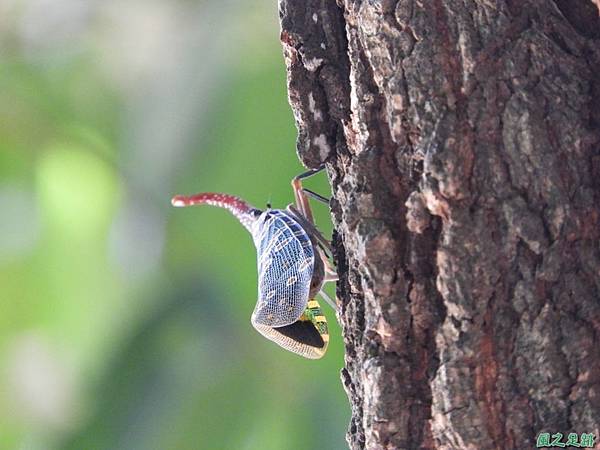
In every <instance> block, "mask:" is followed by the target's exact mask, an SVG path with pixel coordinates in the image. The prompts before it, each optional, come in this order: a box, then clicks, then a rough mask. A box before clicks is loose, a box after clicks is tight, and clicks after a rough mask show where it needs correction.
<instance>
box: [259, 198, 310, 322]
mask: <svg viewBox="0 0 600 450" xmlns="http://www.w3.org/2000/svg"><path fill="white" fill-rule="evenodd" d="M252 236H253V238H254V243H255V245H256V249H257V254H258V301H257V303H256V307H255V308H254V312H253V313H252V323H253V324H258V325H264V326H269V327H282V326H286V325H290V324H293V323H294V322H295V321H296V320H298V319H299V318H300V316H301V315H302V313H303V312H304V310H305V309H306V304H307V302H308V295H309V291H310V282H311V279H312V275H313V268H314V258H315V256H314V249H313V246H312V243H311V241H310V239H309V237H308V235H307V234H306V232H305V231H304V229H303V228H302V227H301V226H300V225H299V224H298V223H297V222H296V221H295V220H294V219H293V218H292V217H290V216H289V215H288V214H286V213H285V212H284V211H280V210H269V211H265V212H263V213H262V215H261V217H260V218H259V219H258V220H257V222H256V224H255V228H254V230H253V233H252Z"/></svg>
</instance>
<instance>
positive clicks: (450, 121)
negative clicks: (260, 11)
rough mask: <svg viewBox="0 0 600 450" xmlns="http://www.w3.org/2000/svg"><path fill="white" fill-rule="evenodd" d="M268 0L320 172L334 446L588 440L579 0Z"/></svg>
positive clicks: (598, 100) (594, 213)
mask: <svg viewBox="0 0 600 450" xmlns="http://www.w3.org/2000/svg"><path fill="white" fill-rule="evenodd" d="M340 3H343V4H340V5H338V4H336V2H335V1H333V0H305V1H296V0H280V17H281V28H282V30H281V40H282V43H283V47H284V55H285V61H286V64H287V69H288V90H289V98H290V103H291V105H292V108H293V111H294V115H295V119H296V123H297V127H298V130H299V137H298V148H297V150H298V154H299V156H300V158H301V160H302V161H303V162H304V164H305V165H307V166H309V167H317V166H319V165H321V164H322V163H323V162H326V163H327V169H328V173H329V177H330V180H331V183H332V190H333V199H332V212H333V218H334V225H335V229H336V233H335V236H334V244H335V248H336V255H335V256H336V263H337V267H338V271H339V275H340V281H339V283H338V288H337V289H338V292H337V294H338V298H339V300H340V302H341V312H340V319H341V322H342V325H343V333H344V342H345V346H346V359H345V367H344V369H342V381H343V383H344V385H345V387H346V390H347V393H348V396H349V399H350V402H351V406H352V419H351V424H350V427H349V430H348V435H347V436H348V441H349V444H350V447H351V448H352V449H363V448H368V449H474V450H484V449H525V448H527V449H529V448H534V447H535V445H536V438H537V436H538V435H539V433H542V432H549V433H552V434H554V433H557V432H560V433H563V434H564V436H565V438H563V442H565V441H566V436H567V434H568V433H570V432H573V433H584V432H585V433H594V434H595V435H596V437H597V436H598V435H599V434H600V429H599V424H600V384H599V383H600V345H598V336H599V333H600V250H599V237H600V206H599V201H600V145H599V142H600V139H599V137H600V132H599V129H598V125H599V124H600V51H599V49H600V21H599V19H598V11H597V9H596V7H595V6H594V4H593V3H592V2H591V1H590V0H555V1H552V0H548V1H533V0H504V1H502V0H499V1H493V2H484V1H481V2H474V1H461V2H456V1H449V0H432V1H416V0H401V1H389V0H388V1H386V0H380V1H364V0H363V1H361V0H346V1H345V2H342V1H341V0H340Z"/></svg>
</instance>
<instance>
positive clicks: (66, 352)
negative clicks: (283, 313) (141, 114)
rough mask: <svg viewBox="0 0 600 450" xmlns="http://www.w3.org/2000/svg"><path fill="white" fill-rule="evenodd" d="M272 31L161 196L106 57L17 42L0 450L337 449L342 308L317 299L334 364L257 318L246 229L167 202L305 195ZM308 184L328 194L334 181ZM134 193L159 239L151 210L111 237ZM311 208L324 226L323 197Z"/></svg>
mask: <svg viewBox="0 0 600 450" xmlns="http://www.w3.org/2000/svg"><path fill="white" fill-rule="evenodd" d="M273 7H274V6H273ZM268 38H269V39H270V40H269V41H264V39H265V36H261V35H259V37H257V39H259V43H260V44H261V49H262V51H261V52H259V53H258V56H257V58H258V59H257V58H254V59H253V62H252V64H250V63H248V62H247V61H246V62H245V61H243V60H241V61H239V62H238V63H237V65H234V66H233V67H229V69H228V70H227V73H228V74H229V75H228V76H227V77H220V78H219V82H218V83H216V84H215V87H214V89H215V90H217V92H216V93H215V99H213V103H212V104H213V107H212V108H211V110H210V113H209V115H208V119H207V120H204V121H203V122H202V123H201V124H199V126H198V128H197V129H196V130H195V132H194V134H193V135H192V136H188V138H187V140H186V142H187V144H186V148H185V152H186V153H185V155H184V156H183V157H180V159H178V160H177V161H176V164H174V171H173V173H172V174H170V175H168V177H167V181H168V184H170V186H171V189H172V190H171V191H167V190H165V191H164V192H162V191H160V190H159V191H158V192H157V191H156V190H155V188H156V186H159V185H158V184H156V185H153V184H152V182H150V183H149V184H144V183H141V184H140V183H138V180H140V179H143V177H144V173H145V169H146V168H145V166H144V165H143V164H142V165H131V163H130V162H129V161H132V160H134V161H135V158H132V157H131V155H132V154H134V149H132V148H131V145H132V144H131V143H130V142H128V141H127V139H125V138H124V137H125V136H127V135H128V127H129V126H130V124H129V122H128V121H127V120H125V117H126V113H125V112H124V111H125V109H126V105H127V102H128V101H130V99H129V97H128V92H127V90H120V89H119V88H117V87H116V85H114V84H112V83H111V82H110V80H109V79H108V78H107V76H106V75H105V74H104V71H103V70H102V64H103V62H102V61H98V60H97V59H96V58H95V57H92V55H93V52H89V53H85V52H84V53H83V54H81V55H76V56H74V57H73V58H70V59H67V60H65V61H63V60H60V61H58V62H56V63H55V64H50V65H44V64H39V63H36V62H35V61H31V60H27V59H26V58H24V57H23V56H22V54H21V53H19V52H18V51H13V52H11V56H10V57H8V58H7V59H6V60H5V61H4V62H3V67H2V68H1V69H0V207H2V212H1V213H0V285H1V286H2V298H1V300H0V301H1V304H2V314H1V315H0V367H2V371H1V372H0V436H1V439H0V449H4V448H6V449H13V448H34V449H37V448H40V449H41V448H43V449H47V448H57V449H58V448H64V449H120V448H122V449H171V448H173V449H192V448H193V449H261V450H267V449H273V450H281V449H307V448H314V449H334V448H342V447H343V446H344V442H343V435H344V432H345V427H346V422H347V418H348V416H349V412H348V411H347V403H346V399H345V395H344V393H343V391H342V387H341V385H340V382H339V369H340V367H341V366H342V364H343V353H342V342H341V336H340V330H339V327H338V326H337V324H336V323H335V316H334V314H333V312H332V311H330V310H329V309H328V308H327V306H324V312H325V314H326V315H327V316H328V319H329V323H330V334H331V343H330V346H329V351H328V354H327V355H326V356H325V358H324V359H323V360H319V361H309V360H304V359H302V358H299V357H298V356H295V355H293V354H290V353H288V352H285V351H284V350H282V349H280V348H279V347H277V346H276V345H274V344H273V343H271V342H269V341H267V340H266V339H264V338H263V337H262V336H260V335H259V334H258V333H256V332H255V331H254V329H253V328H252V327H251V325H250V320H249V319H250V314H251V312H252V310H253V308H254V304H255V301H256V295H257V286H256V277H257V274H256V260H255V258H256V254H255V250H254V247H253V245H252V241H251V238H250V236H249V235H248V234H247V232H246V231H245V230H244V229H243V228H242V227H241V226H240V225H239V224H238V223H236V221H235V220H234V219H233V217H231V216H230V215H229V214H228V213H226V212H224V211H222V210H219V209H216V208H210V207H204V208H187V209H175V208H171V207H170V206H169V199H170V197H171V195H173V194H175V193H193V192H200V191H222V192H228V193H232V194H236V195H240V196H242V197H244V198H245V199H247V200H248V201H249V202H251V203H253V204H255V205H256V206H257V207H262V206H264V205H265V204H266V203H267V202H268V201H270V202H271V203H272V204H273V206H274V207H285V206H286V205H287V203H289V202H291V201H292V200H293V195H292V191H291V188H290V180H291V178H292V177H293V176H294V175H296V174H298V173H300V172H301V171H303V168H302V167H301V165H300V164H299V162H298V160H297V158H296V155H295V152H294V147H295V136H296V131H295V128H294V125H293V117H292V114H291V111H290V108H289V106H288V104H287V101H286V90H285V69H284V65H283V62H282V58H281V53H280V52H281V49H280V48H279V46H278V45H277V42H276V30H274V32H273V33H271V35H269V36H268ZM261 39H263V40H261ZM247 45H248V49H247V50H248V51H252V46H253V45H254V46H256V45H257V43H256V42H250V43H248V44H247ZM267 50H268V51H267ZM239 54H241V55H243V54H245V53H244V50H243V49H241V50H240V51H239ZM146 95H147V96H151V95H152V92H148V93H146ZM198 101H199V102H202V101H204V99H203V98H200V99H198ZM169 151H170V149H169V148H165V149H164V152H167V153H168V152H169ZM159 156H161V155H158V156H157V158H158V157H159ZM152 158H153V156H152V155H148V156H147V158H146V159H144V161H145V163H148V164H151V163H152V162H153V160H152ZM136 164H137V163H136ZM133 174H135V176H133ZM307 184H308V185H310V187H311V188H313V189H314V190H316V191H318V192H322V193H324V194H325V195H329V192H328V185H327V183H326V180H325V179H324V175H320V176H319V179H315V180H310V181H308V182H307ZM148 186H150V187H148ZM132 198H133V199H134V201H135V202H136V203H135V211H138V212H141V218H142V219H143V218H144V217H146V216H145V215H144V214H145V213H146V212H147V213H148V214H150V216H152V214H154V216H152V217H155V219H156V223H157V224H158V225H156V227H157V228H156V230H158V231H156V232H155V235H158V236H159V237H160V239H159V241H160V242H159V243H158V244H156V242H154V241H153V240H152V241H151V239H150V238H148V239H146V238H145V236H150V237H152V236H154V235H153V234H149V235H146V234H145V233H147V231H146V228H145V226H144V223H145V222H144V221H143V220H142V221H141V222H139V223H141V224H142V225H140V226H139V230H138V229H137V228H134V235H135V234H136V233H138V232H139V234H140V235H141V238H139V239H140V240H139V241H137V240H136V241H135V242H137V243H138V244H136V245H137V246H130V247H127V242H126V241H125V243H123V242H124V241H123V240H118V239H115V236H116V235H118V234H119V228H118V223H119V220H120V219H119V217H120V214H123V209H124V208H129V207H130V206H131V199H132ZM135 211H134V213H135ZM315 212H316V218H317V222H318V223H319V225H320V226H321V228H322V229H323V231H324V232H325V234H328V233H330V230H331V225H330V219H329V215H328V211H326V208H325V207H323V206H321V205H319V204H316V205H315ZM140 220H141V219H140ZM145 239H146V240H145ZM115 242H117V244H115ZM155 244H156V245H157V248H159V255H158V257H157V259H156V261H157V262H156V264H155V265H149V266H148V267H146V268H145V269H143V270H142V269H139V272H136V271H135V270H133V269H135V267H128V266H127V263H125V264H123V263H120V262H119V261H120V260H119V258H120V257H121V256H120V255H121V253H122V252H124V251H128V252H130V253H133V254H134V255H135V254H136V252H140V251H142V250H143V249H145V248H146V247H148V248H149V247H152V245H155ZM124 247H127V248H124ZM141 254H144V253H141ZM329 291H330V292H331V293H332V294H333V291H332V290H331V289H330V290H329ZM306 430H315V431H314V433H312V432H306Z"/></svg>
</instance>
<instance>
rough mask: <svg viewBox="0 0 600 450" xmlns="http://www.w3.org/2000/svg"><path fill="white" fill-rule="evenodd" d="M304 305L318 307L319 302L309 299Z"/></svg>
mask: <svg viewBox="0 0 600 450" xmlns="http://www.w3.org/2000/svg"><path fill="white" fill-rule="evenodd" d="M306 306H308V307H309V308H318V307H319V302H318V301H316V300H311V301H309V302H308V303H307V304H306Z"/></svg>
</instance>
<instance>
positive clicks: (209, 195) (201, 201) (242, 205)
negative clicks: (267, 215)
mask: <svg viewBox="0 0 600 450" xmlns="http://www.w3.org/2000/svg"><path fill="white" fill-rule="evenodd" d="M171 204H172V205H173V206H175V207H184V206H195V205H211V206H218V207H219V208H225V209H226V210H228V211H229V212H231V213H232V214H233V215H234V216H235V217H236V218H237V219H238V220H239V221H240V223H241V224H242V225H243V226H244V227H245V228H246V229H247V230H248V231H250V232H252V228H251V227H252V224H253V223H254V221H255V220H256V218H257V216H258V215H257V214H256V212H257V211H258V210H257V209H256V208H254V207H252V206H251V205H250V204H248V203H246V202H245V201H244V200H242V199H241V198H239V197H236V196H235V195H229V194H219V193H214V192H203V193H200V194H195V195H189V196H188V195H176V196H175V197H173V198H172V199H171Z"/></svg>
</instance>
